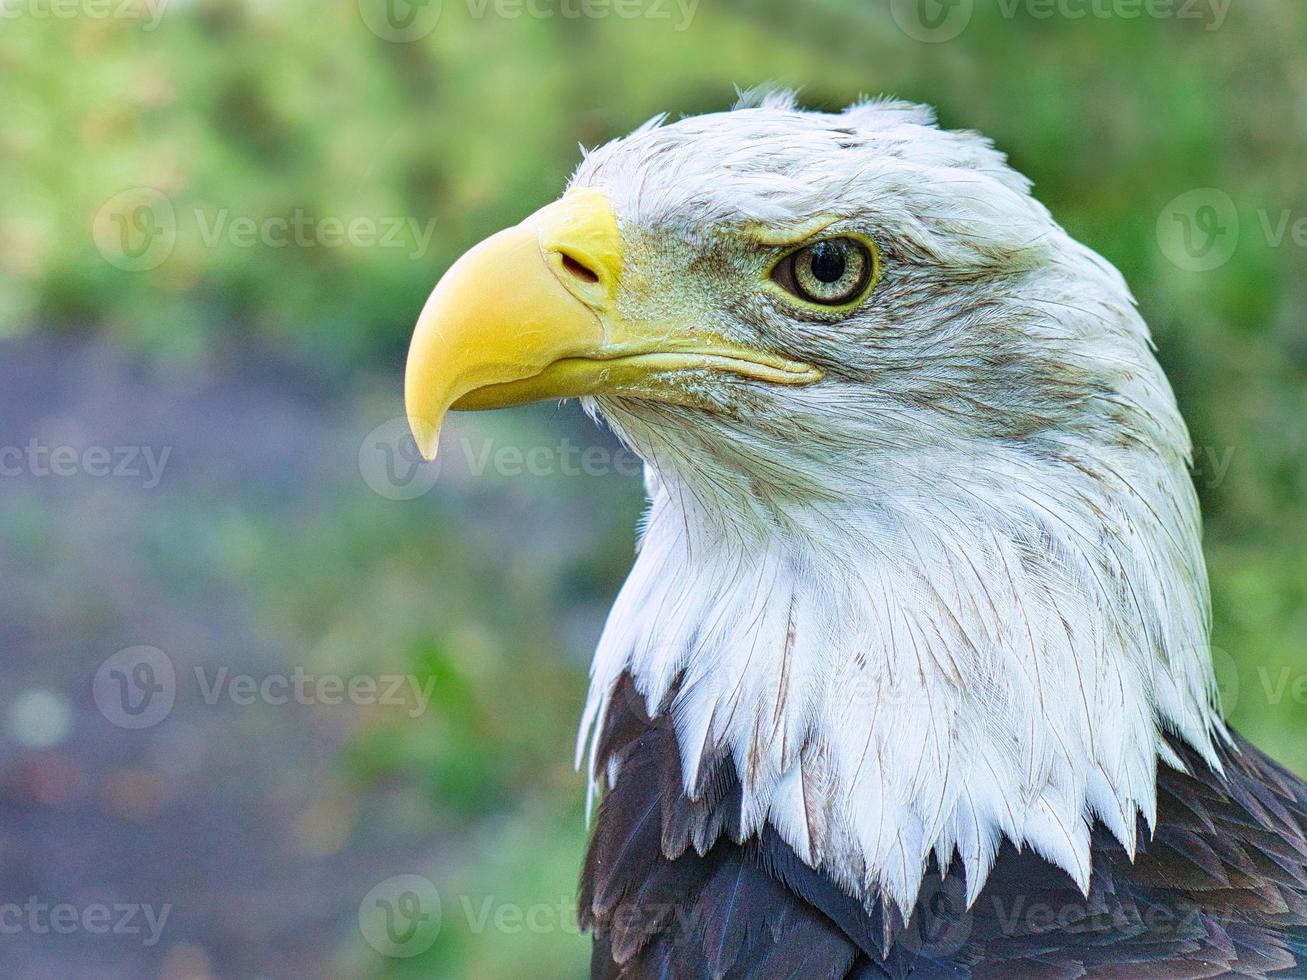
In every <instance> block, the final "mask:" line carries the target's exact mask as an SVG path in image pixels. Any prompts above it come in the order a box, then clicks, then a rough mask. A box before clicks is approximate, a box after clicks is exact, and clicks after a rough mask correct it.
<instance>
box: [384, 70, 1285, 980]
mask: <svg viewBox="0 0 1307 980" xmlns="http://www.w3.org/2000/svg"><path fill="white" fill-rule="evenodd" d="M569 397H577V398H580V399H581V400H582V403H583V405H584V406H585V408H586V409H587V410H588V411H589V412H590V413H592V414H593V415H595V416H601V417H602V418H603V419H605V420H606V421H607V423H608V424H609V425H610V426H611V427H612V428H613V429H614V430H615V432H616V433H617V434H618V435H619V436H620V438H621V439H622V440H623V441H624V442H625V443H627V444H628V445H629V446H631V447H633V449H634V450H635V451H636V452H638V453H639V454H640V456H641V457H643V459H644V461H645V464H646V468H645V475H646V484H647V490H648V497H649V504H648V513H647V518H646V522H645V525H644V529H643V534H642V537H641V544H640V548H639V551H638V556H637V558H636V561H635V563H634V566H633V568H632V570H631V573H630V577H629V578H628V580H627V581H626V584H625V586H624V587H623V588H622V590H621V593H620V595H619V597H618V599H617V601H616V604H615V606H614V608H613V610H612V612H611V614H610V616H609V618H608V622H607V625H606V627H605V629H604V632H603V635H602V638H601V639H600V642H599V647H598V651H597V653H596V655H595V659H594V665H593V669H592V674H591V677H592V683H591V689H590V695H589V699H588V702H587V705H586V708H585V713H584V719H583V722H582V734H581V738H580V746H579V747H578V765H580V764H581V762H582V760H583V759H588V767H587V768H588V774H589V782H590V787H591V797H592V799H594V798H600V799H602V803H601V805H600V807H599V810H598V814H597V817H596V818H595V825H594V832H593V837H592V840H591V843H590V846H589V853H588V856H587V858H586V861H585V865H584V871H583V874H582V880H581V894H580V915H581V920H582V922H583V924H584V925H585V926H586V927H587V928H588V929H590V930H591V931H592V932H593V936H594V947H593V950H594V951H593V961H592V962H593V965H592V971H593V972H592V976H593V977H596V978H598V977H613V978H617V977H622V978H655V977H660V978H713V980H721V978H740V980H784V978H796V980H798V978H803V980H806V978H857V980H868V978H873V977H916V978H937V977H939V978H943V977H953V978H965V977H976V978H981V977H1003V978H1013V977H1020V978H1031V980H1035V978H1039V980H1043V978H1055V980H1057V978H1067V980H1070V978H1076V977H1092V978H1117V980H1135V978H1150V977H1154V978H1160V977H1167V978H1180V980H1188V978H1199V977H1229V976H1239V977H1261V976H1272V975H1280V976H1292V977H1307V785H1305V784H1304V783H1303V782H1301V781H1299V780H1298V779H1297V778H1295V777H1294V776H1292V775H1290V774H1289V773H1288V772H1287V771H1286V770H1284V769H1282V768H1281V767H1279V766H1278V765H1276V764H1275V763H1274V762H1272V761H1270V760H1269V759H1268V758H1266V757H1265V756H1264V755H1262V754H1261V753H1260V752H1258V751H1257V750H1256V749H1255V748H1253V747H1252V746H1251V745H1249V744H1247V743H1246V742H1244V741H1243V740H1241V739H1240V738H1239V737H1238V736H1237V735H1235V734H1234V733H1232V732H1231V731H1230V730H1229V729H1228V728H1227V726H1226V725H1225V723H1224V721H1223V719H1222V715H1221V710H1220V705H1219V697H1218V691H1217V689H1216V685H1215V682H1214V675H1213V669H1212V665H1211V657H1210V648H1209V631H1210V625H1209V621H1210V614H1209V594H1208V585H1207V578H1206V572H1205V569H1204V563H1203V555H1202V550H1201V544H1200V519H1199V511H1198V504H1197V500H1196V498H1195V494H1194V491H1193V488H1192V484H1191V481H1190V477H1189V472H1188V470H1189V461H1190V442H1189V437H1188V434H1187V431H1186V429H1185V425H1184V423H1183V421H1182V419H1181V417H1180V414H1179V411H1178V409H1177V407H1176V401H1175V398H1174V396H1173V394H1172V391H1171V389H1170V387H1169V385H1168V383H1167V381H1166V378H1165V377H1164V375H1163V373H1162V371H1161V368H1160V367H1159V365H1158V363H1157V361H1156V360H1155V359H1154V357H1153V354H1152V348H1151V342H1150V339H1149V334H1148V330H1147V327H1146V326H1145V324H1144V322H1143V320H1142V319H1141V317H1140V315H1139V313H1138V312H1137V310H1136V307H1135V303H1134V301H1133V299H1132V298H1131V295H1130V292H1129V290H1128V288H1127V286H1126V284H1125V282H1124V280H1123V279H1122V277H1121V275H1120V274H1119V273H1118V272H1117V271H1116V269H1114V268H1113V267H1112V266H1111V265H1110V264H1109V263H1108V262H1107V261H1106V260H1104V259H1103V258H1102V257H1100V256H1099V255H1097V254H1095V253H1094V252H1092V251H1091V250H1090V249H1088V248H1086V247H1085V246H1083V245H1081V244H1079V243H1078V242H1076V241H1074V240H1073V239H1072V238H1071V237H1070V236H1069V235H1068V234H1067V233H1066V232H1065V231H1064V230H1063V229H1062V228H1061V227H1060V226H1059V225H1058V224H1057V223H1056V222H1055V221H1054V220H1053V219H1052V217H1051V216H1050V215H1049V212H1048V211H1047V210H1046V209H1045V208H1044V207H1043V206H1042V205H1040V204H1039V203H1038V202H1037V201H1036V200H1035V199H1034V198H1033V197H1032V196H1031V194H1030V184H1029V182H1028V181H1027V180H1026V179H1025V178H1024V177H1022V176H1021V175H1019V174H1018V173H1016V172H1015V171H1014V170H1013V169H1011V168H1010V167H1009V166H1008V164H1007V162H1006V159H1005V157H1004V156H1003V155H1002V154H1000V153H999V152H997V151H996V150H995V149H994V148H993V146H992V145H991V144H990V143H989V142H988V141H986V140H984V139H983V138H981V137H979V136H977V135H976V134H974V133H969V132H950V131H945V130H942V129H940V128H939V127H938V126H937V125H936V122H935V119H934V116H933V114H932V112H931V111H930V110H929V109H927V108H924V107H921V106H916V105H909V104H904V103H900V102H894V101H883V100H882V101H871V102H865V103H860V104H857V105H854V106H852V107H850V108H849V109H847V110H845V111H843V112H838V113H825V112H813V111H803V110H801V109H799V108H797V107H796V105H795V103H794V100H793V97H792V96H789V95H785V94H778V93H769V94H767V95H765V96H760V97H747V98H746V99H745V100H743V103H742V104H741V105H738V106H737V107H736V108H735V109H733V110H732V111H730V112H725V113H717V114H711V115H705V116H699V117H692V118H686V119H682V120H680V121H677V122H675V123H668V122H666V121H665V120H664V119H662V118H661V117H660V118H657V119H654V120H652V121H651V122H649V123H647V124H646V125H644V126H642V127H640V128H639V129H638V130H636V131H635V132H633V133H631V134H630V135H629V136H627V137H625V138H623V139H619V140H616V141H614V142H611V143H609V144H607V145H604V146H602V147H600V148H598V149H596V150H593V151H591V152H589V153H587V154H586V155H585V157H584V160H583V161H582V163H581V164H580V166H579V168H578V169H577V171H576V173H575V175H574V176H573V178H572V180H571V182H570V185H569V187H568V189H567V191H566V193H565V194H564V195H563V196H562V198H561V199H560V200H558V201H557V202H555V203H553V204H550V205H548V206H547V207H545V208H543V209H541V210H540V211H537V212H536V213H535V214H533V215H531V216H530V217H528V218H527V219H526V220H524V221H523V222H522V223H521V224H519V225H517V226H515V227H512V228H509V229H507V230H506V231H502V232H499V233H498V234H496V235H494V236H493V237H491V238H489V239H487V240H486V241H484V242H482V243H481V244H479V245H477V246H476V247H475V248H473V249H472V250H471V251H470V252H468V253H467V254H466V255H465V256H464V257H462V258H461V259H459V260H458V262H457V263H455V264H454V265H453V266H452V267H451V268H450V269H449V270H448V272H447V273H446V274H445V275H444V277H443V278H442V279H441V280H440V282H439V283H438V285H437V286H436V288H435V290H434V291H433V292H432V294H431V297H430V299H429V300H428V302H427V304H426V307H425V309H424V310H423V311H422V314H421V318H420V320H419V323H418V326H417V329H416V332H415V334H414V337H413V340H412V344H411V348H410V352H409V360H408V365H407V369H406V379H405V399H406V405H407V410H408V413H409V417H410V420H411V424H412V428H413V432H414V436H415V438H416V440H417V442H418V445H419V447H420V448H421V450H422V451H423V452H424V454H426V455H427V456H428V457H432V456H434V454H435V451H436V447H437V443H438V438H439V428H440V422H441V419H442V418H443V416H444V415H445V413H446V411H447V410H448V409H450V408H451V407H452V408H455V409H486V408H499V407H503V406H508V405H516V404H520V403H523V402H528V401H534V400H537V399H553V398H569Z"/></svg>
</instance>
